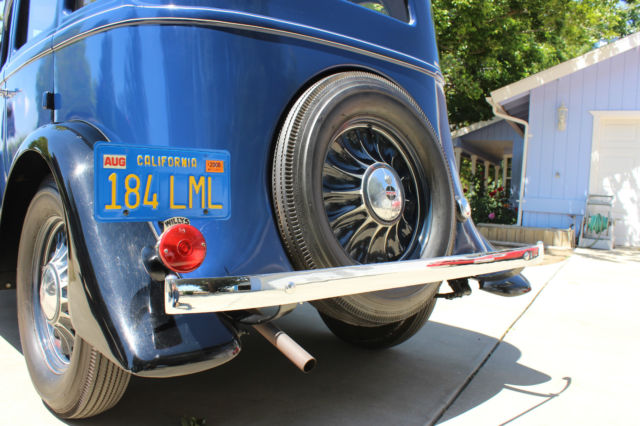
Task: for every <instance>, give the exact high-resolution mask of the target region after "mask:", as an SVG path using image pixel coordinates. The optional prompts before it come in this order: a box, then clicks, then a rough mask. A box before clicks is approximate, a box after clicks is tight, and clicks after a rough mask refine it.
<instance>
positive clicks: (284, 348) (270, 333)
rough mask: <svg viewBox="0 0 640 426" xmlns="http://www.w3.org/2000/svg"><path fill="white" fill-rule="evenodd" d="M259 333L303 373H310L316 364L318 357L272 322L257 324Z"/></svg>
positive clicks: (255, 326) (256, 327)
mask: <svg viewBox="0 0 640 426" xmlns="http://www.w3.org/2000/svg"><path fill="white" fill-rule="evenodd" d="M253 328H255V329H256V330H257V331H258V333H260V334H262V336H263V337H264V338H265V339H267V340H268V341H269V343H271V344H272V345H273V346H275V347H276V348H277V349H278V350H279V351H280V352H282V353H283V354H284V356H286V357H287V358H289V361H291V362H292V363H294V364H295V366H296V367H298V368H299V369H300V371H302V372H303V373H308V372H309V371H311V370H313V368H314V367H315V366H316V359H315V358H314V357H313V356H312V355H311V354H310V353H309V352H307V351H305V350H304V348H303V347H302V346H300V345H299V344H297V343H296V341H295V340H293V339H292V338H291V337H289V335H288V334H287V333H285V332H284V331H282V330H280V329H279V328H278V327H276V326H275V325H273V324H271V323H269V322H268V323H264V324H255V325H254V326H253Z"/></svg>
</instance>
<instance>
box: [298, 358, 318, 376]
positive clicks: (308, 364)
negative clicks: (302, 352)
mask: <svg viewBox="0 0 640 426" xmlns="http://www.w3.org/2000/svg"><path fill="white" fill-rule="evenodd" d="M317 364H318V362H317V361H316V359H315V358H311V359H310V360H309V361H307V362H306V363H305V364H304V366H303V367H302V372H303V373H305V374H306V373H308V372H310V371H311V370H313V369H314V368H316V365H317Z"/></svg>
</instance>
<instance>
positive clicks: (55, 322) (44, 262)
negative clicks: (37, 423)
mask: <svg viewBox="0 0 640 426" xmlns="http://www.w3.org/2000/svg"><path fill="white" fill-rule="evenodd" d="M69 247H70V244H69V239H68V233H67V230H66V225H65V219H64V209H63V205H62V201H61V200H60V195H59V193H58V190H57V188H56V186H55V183H54V182H53V180H52V179H47V180H46V181H45V182H44V183H43V184H42V185H41V187H40V189H39V191H38V192H37V193H36V195H35V197H34V198H33V200H32V201H31V204H30V205H29V209H28V210H27V214H26V217H25V220H24V224H23V228H22V234H21V237H20V247H19V250H18V271H17V284H18V285H17V287H18V288H17V299H18V324H19V329H20V341H21V344H22V352H23V354H24V357H25V361H26V362H27V367H28V369H29V374H30V375H31V380H32V382H33V384H34V386H35V388H36V390H37V391H38V393H39V394H40V397H41V398H42V399H43V401H44V402H45V403H46V404H47V406H49V408H51V410H52V411H53V412H54V413H56V414H57V415H58V416H60V417H63V418H83V417H90V416H93V415H96V414H98V413H100V412H102V411H105V410H107V409H109V408H111V407H112V406H114V405H115V404H116V403H117V402H118V401H119V400H120V398H121V397H122V395H123V394H124V391H125V389H126V387H127V384H128V383H129V374H128V373H127V372H125V371H123V370H122V369H120V368H119V367H118V366H117V365H115V364H114V363H113V362H111V361H109V360H108V359H107V358H105V357H104V356H103V355H102V354H100V353H99V352H97V351H96V350H95V349H94V348H93V347H92V346H91V345H90V344H88V343H87V342H85V341H83V340H82V339H81V338H80V337H79V336H77V335H76V333H75V329H74V325H73V324H74V318H73V317H72V312H71V310H70V304H69V298H68V285H69V271H68V266H69Z"/></svg>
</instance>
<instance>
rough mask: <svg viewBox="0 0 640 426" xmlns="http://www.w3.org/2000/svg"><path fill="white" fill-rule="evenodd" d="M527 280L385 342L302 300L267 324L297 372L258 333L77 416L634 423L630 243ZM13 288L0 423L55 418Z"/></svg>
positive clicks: (635, 338) (238, 421)
mask: <svg viewBox="0 0 640 426" xmlns="http://www.w3.org/2000/svg"><path fill="white" fill-rule="evenodd" d="M526 275H527V276H528V277H529V279H530V280H531V282H532V284H533V287H534V290H533V291H532V292H531V293H530V294H528V295H525V296H522V297H517V298H509V299H508V298H502V297H498V296H493V295H490V294H487V293H484V292H481V291H474V294H473V295H472V296H470V297H465V298H462V299H458V300H454V301H441V302H439V304H438V306H437V307H436V310H435V312H434V314H433V316H432V318H431V320H430V322H429V323H428V324H427V325H426V326H425V327H424V328H423V329H422V330H421V331H420V332H419V333H418V334H417V335H416V336H415V337H413V338H412V339H411V340H409V341H408V342H406V343H404V344H402V345H400V346H397V347H395V348H392V349H389V350H385V351H365V350H360V349H357V348H353V347H351V346H349V345H347V344H344V343H342V342H341V341H339V340H337V339H336V338H334V337H333V335H332V334H331V333H330V332H329V331H328V330H327V329H326V328H325V327H324V325H323V324H322V322H321V320H320V318H319V317H318V315H317V314H316V312H315V311H314V310H313V308H311V307H310V306H306V305H305V306H302V307H301V308H299V309H297V310H296V311H295V312H294V313H292V314H291V315H289V316H288V317H286V318H284V319H282V320H280V321H279V325H280V326H281V327H282V328H283V329H284V330H286V331H287V332H289V334H290V335H291V336H293V337H294V338H295V339H297V340H298V341H299V342H300V343H301V344H302V345H303V346H304V347H305V348H306V349H307V350H308V351H309V352H311V353H312V354H314V355H315V356H316V358H317V359H318V362H319V364H318V367H317V368H316V370H314V371H313V372H311V373H310V374H309V375H304V374H302V373H300V372H298V370H296V369H295V367H293V366H292V365H290V364H289V362H288V361H287V360H286V359H285V358H284V357H283V356H281V355H280V354H279V353H278V352H277V351H276V350H275V349H274V348H272V347H271V346H270V345H269V344H268V343H267V342H266V341H265V340H263V339H262V338H261V337H260V336H257V335H252V336H249V337H248V338H246V339H245V341H244V348H243V352H242V353H241V354H240V355H239V356H238V357H237V358H236V359H235V360H234V361H233V362H231V363H229V364H227V365H224V366H222V367H219V368H217V369H214V370H211V371H208V372H204V373H200V374H197V375H192V376H186V377H181V378H175V379H164V380H157V379H156V380H153V379H140V378H133V379H132V381H131V384H130V386H129V389H128V390H127V393H126V394H125V396H124V398H123V400H122V401H121V402H120V404H119V405H117V406H116V407H115V408H114V409H112V410H110V411H109V412H107V413H104V414H102V415H100V416H97V417H95V418H93V419H90V420H84V421H74V422H66V423H67V424H90V425H115V424H134V425H179V424H180V421H181V418H183V417H184V416H187V417H191V416H194V417H199V418H205V419H206V424H207V425H218V424H220V425H276V424H277V425H282V424H292V425H298V424H300V425H305V424H309V425H327V424H345V425H392V424H393V425H396V424H402V425H423V424H433V423H440V424H445V425H474V426H475V425H485V424H486V425H497V424H506V423H512V424H530V425H546V424H550V425H556V424H581V425H602V424H607V425H612V424H620V425H628V424H640V417H639V416H638V415H637V409H636V405H635V404H637V395H638V393H637V391H636V390H635V389H636V388H635V385H636V383H637V382H638V380H639V379H640V373H638V369H637V368H636V367H634V365H635V363H634V361H635V360H636V359H637V354H638V352H639V351H640V315H639V314H638V310H637V309H636V305H637V304H638V300H640V252H637V251H635V252H634V251H626V252H622V251H617V252H599V251H595V250H594V251H590V250H578V251H576V253H575V254H574V255H573V256H572V257H571V258H569V259H568V260H567V261H565V262H562V263H555V264H550V265H546V266H540V267H535V268H529V269H528V270H527V271H526ZM15 316H16V313H15V291H1V292H0V360H2V364H3V365H2V367H1V368H0V379H1V383H2V386H1V387H0V407H1V408H2V411H1V414H0V424H7V425H42V424H56V423H63V422H61V421H59V420H58V419H56V418H55V417H54V416H52V415H51V414H50V413H49V412H48V411H47V409H46V408H45V407H44V406H43V405H42V403H41V402H40V400H39V398H38V396H37V394H36V393H35V391H33V389H32V387H31V383H30V380H29V377H28V373H27V371H26V367H25V366H24V361H23V359H22V355H21V353H20V343H19V338H18V332H17V324H16V320H15Z"/></svg>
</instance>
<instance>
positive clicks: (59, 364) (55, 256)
mask: <svg viewBox="0 0 640 426" xmlns="http://www.w3.org/2000/svg"><path fill="white" fill-rule="evenodd" d="M45 232H46V235H45V238H44V246H43V248H42V251H41V255H40V258H39V259H40V260H39V262H38V267H39V270H40V271H41V272H40V274H39V276H37V275H36V276H37V277H38V279H37V280H35V282H34V287H35V288H34V290H36V291H34V297H36V298H37V299H39V300H35V301H34V302H35V303H34V305H33V306H34V316H35V326H36V332H37V336H38V339H39V341H40V344H41V347H42V350H43V352H44V355H45V356H44V358H45V360H46V362H47V364H48V366H49V368H50V369H51V370H52V371H53V372H55V373H57V374H61V373H63V372H64V371H65V369H66V368H67V367H68V365H69V363H70V360H71V353H72V352H73V342H74V338H75V330H74V328H73V324H72V322H71V314H70V312H69V299H68V294H67V290H68V285H69V275H68V268H69V257H68V255H69V249H68V245H67V237H66V233H65V228H64V221H63V220H62V219H61V218H53V219H51V220H50V221H49V222H48V223H47V226H46V228H45Z"/></svg>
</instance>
